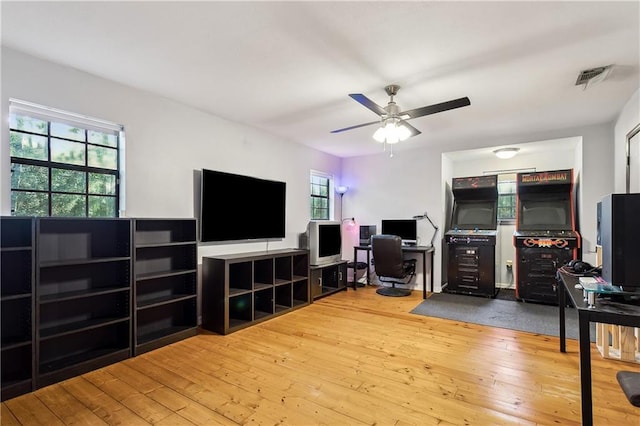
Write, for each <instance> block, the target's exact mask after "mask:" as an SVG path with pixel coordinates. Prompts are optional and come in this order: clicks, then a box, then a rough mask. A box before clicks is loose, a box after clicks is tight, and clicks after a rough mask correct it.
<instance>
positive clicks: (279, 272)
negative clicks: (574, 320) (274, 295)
mask: <svg viewBox="0 0 640 426" xmlns="http://www.w3.org/2000/svg"><path fill="white" fill-rule="evenodd" d="M274 260H275V268H276V269H275V275H276V284H277V283H283V282H287V281H291V274H292V269H291V268H292V266H291V256H285V257H276V258H275V259H274Z"/></svg>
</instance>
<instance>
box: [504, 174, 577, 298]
mask: <svg viewBox="0 0 640 426" xmlns="http://www.w3.org/2000/svg"><path fill="white" fill-rule="evenodd" d="M516 203H517V207H516V209H517V210H516V211H517V213H516V214H517V217H516V231H515V232H514V235H513V244H514V246H515V248H516V297H518V299H521V300H526V301H535V302H544V303H551V304H555V303H557V294H556V291H555V286H556V271H557V269H558V268H559V267H561V266H562V265H565V264H566V263H568V262H569V261H571V260H572V259H577V258H578V249H579V248H580V234H579V233H578V231H577V230H576V225H575V210H574V205H575V198H574V194H573V170H572V169H569V170H557V171H548V172H534V173H518V182H517V199H516Z"/></svg>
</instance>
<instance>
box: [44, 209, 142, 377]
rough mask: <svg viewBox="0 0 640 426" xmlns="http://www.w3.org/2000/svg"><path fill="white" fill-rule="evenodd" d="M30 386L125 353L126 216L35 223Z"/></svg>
mask: <svg viewBox="0 0 640 426" xmlns="http://www.w3.org/2000/svg"><path fill="white" fill-rule="evenodd" d="M36 241H37V244H36V246H37V250H36V268H35V272H36V283H37V285H36V289H35V290H36V291H35V294H36V303H35V307H36V327H35V333H36V338H35V344H36V351H35V353H36V387H38V388H39V387H42V386H46V385H49V384H52V383H55V382H58V381H60V380H64V379H66V378H69V377H72V376H76V375H78V374H82V373H85V372H87V371H91V370H94V369H96V368H99V367H102V366H105V365H108V364H111V363H113V362H117V361H120V360H123V359H126V358H128V357H129V356H131V221H130V220H128V219H97V218H92V219H83V218H40V219H38V220H37V221H36Z"/></svg>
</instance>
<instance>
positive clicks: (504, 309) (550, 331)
mask: <svg viewBox="0 0 640 426" xmlns="http://www.w3.org/2000/svg"><path fill="white" fill-rule="evenodd" d="M411 313H412V314H417V315H424V316H429V317H437V318H445V319H450V320H454V321H462V322H468V323H472V324H481V325H488V326H490V327H499V328H508V329H510V330H518V331H527V332H530V333H535V334H544V335H547V336H556V337H558V336H560V329H559V312H558V307H557V306H551V305H544V304H538V303H530V302H519V301H510V300H500V299H497V298H496V299H490V298H487V297H479V296H467V295H462V294H450V293H435V294H432V295H431V297H429V298H428V299H426V300H423V301H422V302H421V303H420V304H419V305H418V306H416V307H415V308H414V309H413V310H412V311H411ZM565 316H566V335H567V339H575V340H578V312H577V311H576V309H573V308H567V309H565ZM591 341H595V325H594V324H593V323H592V324H591Z"/></svg>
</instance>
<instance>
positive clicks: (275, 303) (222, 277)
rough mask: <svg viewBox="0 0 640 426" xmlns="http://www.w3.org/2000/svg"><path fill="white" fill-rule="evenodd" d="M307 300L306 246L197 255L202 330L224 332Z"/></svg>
mask: <svg viewBox="0 0 640 426" xmlns="http://www.w3.org/2000/svg"><path fill="white" fill-rule="evenodd" d="M309 303H310V297H309V252H308V251H307V250H299V249H281V250H269V251H260V252H251V253H236V254H228V255H220V256H212V257H203V258H202V328H205V329H207V330H211V331H214V332H216V333H219V334H229V333H233V332H234V331H237V330H240V329H242V328H245V327H249V326H251V325H253V324H257V323H258V322H262V321H265V320H267V319H270V318H273V317H275V316H278V315H281V314H285V313H287V312H290V311H292V310H294V309H298V308H300V307H302V306H306V305H308V304H309Z"/></svg>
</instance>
